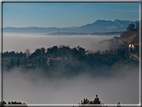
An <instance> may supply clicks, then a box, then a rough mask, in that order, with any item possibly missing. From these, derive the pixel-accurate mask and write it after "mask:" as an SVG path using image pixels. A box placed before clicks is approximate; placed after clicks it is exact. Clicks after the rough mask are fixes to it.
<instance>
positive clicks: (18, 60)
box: [15, 58, 20, 67]
mask: <svg viewBox="0 0 142 107" xmlns="http://www.w3.org/2000/svg"><path fill="white" fill-rule="evenodd" d="M15 64H16V66H17V67H19V65H20V59H19V58H17V60H16V62H15Z"/></svg>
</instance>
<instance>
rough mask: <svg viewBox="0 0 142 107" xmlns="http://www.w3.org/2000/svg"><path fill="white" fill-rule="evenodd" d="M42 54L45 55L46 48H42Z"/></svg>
mask: <svg viewBox="0 0 142 107" xmlns="http://www.w3.org/2000/svg"><path fill="white" fill-rule="evenodd" d="M41 54H42V55H44V54H45V48H43V47H42V48H41Z"/></svg>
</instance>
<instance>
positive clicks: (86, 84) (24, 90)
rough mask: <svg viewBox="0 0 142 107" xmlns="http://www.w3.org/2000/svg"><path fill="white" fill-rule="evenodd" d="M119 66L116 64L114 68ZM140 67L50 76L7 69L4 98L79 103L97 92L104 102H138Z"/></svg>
mask: <svg viewBox="0 0 142 107" xmlns="http://www.w3.org/2000/svg"><path fill="white" fill-rule="evenodd" d="M115 69H116V68H115ZM138 77H139V75H138V69H137V68H133V67H124V68H121V67H120V68H118V69H116V70H113V69H112V76H110V77H104V76H103V75H98V76H94V77H92V76H91V74H87V73H86V74H83V73H80V75H78V76H77V77H73V78H60V79H58V78H50V77H48V76H46V75H44V73H43V72H42V71H41V70H40V69H35V70H34V71H33V70H29V71H26V70H24V69H21V68H14V69H12V70H11V71H10V72H7V71H5V70H4V81H3V82H4V87H3V88H4V100H5V101H11V100H12V101H21V102H25V103H27V104H77V103H79V102H81V100H83V98H88V99H89V100H93V99H94V98H95V95H96V94H98V95H99V98H100V100H101V101H102V102H103V103H105V104H116V103H118V102H119V101H120V102H121V104H138V103H139V102H138V101H139V87H138V86H139V84H138V83H139V82H138V81H139V78H138Z"/></svg>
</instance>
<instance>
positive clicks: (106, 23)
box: [3, 19, 136, 33]
mask: <svg viewBox="0 0 142 107" xmlns="http://www.w3.org/2000/svg"><path fill="white" fill-rule="evenodd" d="M129 24H134V25H135V24H136V21H131V20H118V19H116V20H97V21H95V22H94V23H91V24H86V25H83V26H79V27H64V28H57V27H22V28H16V27H5V28H3V32H9V33H55V32H58V31H59V32H67V33H69V32H75V33H94V32H115V31H125V30H126V28H127V27H128V25H129Z"/></svg>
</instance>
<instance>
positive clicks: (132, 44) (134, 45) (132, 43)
mask: <svg viewBox="0 0 142 107" xmlns="http://www.w3.org/2000/svg"><path fill="white" fill-rule="evenodd" d="M131 44H132V45H134V46H139V44H136V43H131Z"/></svg>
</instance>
